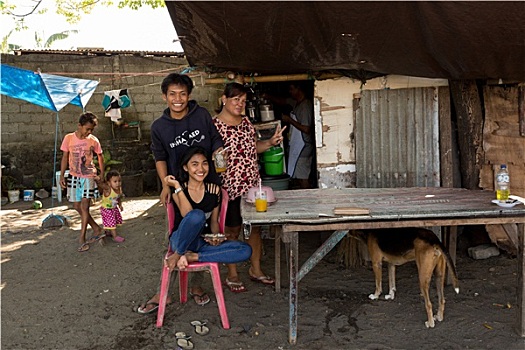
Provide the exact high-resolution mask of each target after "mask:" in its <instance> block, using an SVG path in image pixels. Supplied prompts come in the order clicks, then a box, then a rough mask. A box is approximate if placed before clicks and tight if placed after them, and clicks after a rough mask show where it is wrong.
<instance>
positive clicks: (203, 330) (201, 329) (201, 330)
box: [190, 321, 210, 335]
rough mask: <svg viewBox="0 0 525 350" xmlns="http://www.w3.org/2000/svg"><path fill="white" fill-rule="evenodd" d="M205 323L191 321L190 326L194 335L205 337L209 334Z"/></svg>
mask: <svg viewBox="0 0 525 350" xmlns="http://www.w3.org/2000/svg"><path fill="white" fill-rule="evenodd" d="M206 323H207V322H206V321H191V322H190V324H191V325H192V326H193V327H194V328H195V333H197V334H198V335H206V334H208V333H210V329H209V328H208V326H206Z"/></svg>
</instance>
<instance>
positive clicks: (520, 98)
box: [518, 85, 525, 137]
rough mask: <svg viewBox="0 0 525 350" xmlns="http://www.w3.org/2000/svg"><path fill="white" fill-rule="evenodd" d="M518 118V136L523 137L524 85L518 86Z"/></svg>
mask: <svg viewBox="0 0 525 350" xmlns="http://www.w3.org/2000/svg"><path fill="white" fill-rule="evenodd" d="M518 119H519V125H520V136H522V137H525V86H523V85H520V86H519V87H518Z"/></svg>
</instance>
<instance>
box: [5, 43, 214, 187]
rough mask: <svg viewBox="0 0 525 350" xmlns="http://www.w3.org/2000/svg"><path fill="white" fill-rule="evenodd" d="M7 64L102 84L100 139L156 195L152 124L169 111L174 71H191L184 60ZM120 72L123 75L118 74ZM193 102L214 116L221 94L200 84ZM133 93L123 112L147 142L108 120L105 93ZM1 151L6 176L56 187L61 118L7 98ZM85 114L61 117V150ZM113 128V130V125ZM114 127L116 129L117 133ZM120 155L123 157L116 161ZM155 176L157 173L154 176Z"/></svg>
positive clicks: (96, 106) (35, 57) (93, 107)
mask: <svg viewBox="0 0 525 350" xmlns="http://www.w3.org/2000/svg"><path fill="white" fill-rule="evenodd" d="M1 61H2V63H4V64H8V65H11V66H15V67H18V68H23V69H27V70H33V71H36V70H38V69H40V71H41V72H43V73H49V74H57V75H63V76H68V77H73V78H81V79H90V80H98V81H99V85H98V87H97V89H96V91H95V93H94V94H93V96H92V97H91V99H90V101H89V103H88V105H87V106H86V110H87V111H91V112H93V113H95V114H96V115H97V116H98V117H99V125H98V127H97V128H96V129H95V132H94V135H96V136H97V137H98V138H99V139H100V141H101V143H102V146H103V148H106V149H109V150H110V152H111V154H112V157H113V158H115V159H118V160H121V161H123V162H124V168H125V169H126V171H143V172H145V173H148V174H150V175H149V176H145V181H146V183H145V188H146V190H152V191H155V190H156V188H157V186H156V179H155V177H154V176H151V174H152V172H153V173H154V168H155V165H154V162H153V160H152V158H151V156H150V152H148V150H149V143H150V132H149V131H150V125H151V123H152V122H153V120H155V119H156V118H158V117H159V116H160V115H161V114H162V111H163V110H164V109H165V108H166V103H165V102H164V100H163V99H162V94H161V91H160V83H161V81H162V79H163V78H164V77H165V76H166V75H167V74H168V73H170V72H180V71H182V69H183V68H184V67H187V66H188V63H187V61H186V60H185V59H184V58H181V57H176V56H173V57H156V56H140V55H110V56H95V55H70V54H51V53H50V54H23V55H20V56H15V55H4V54H2V55H1ZM115 73H120V75H118V74H115ZM196 85H197V86H196V87H195V89H194V90H193V93H192V96H191V97H192V98H193V99H195V100H197V101H198V102H199V104H200V105H202V106H204V107H206V108H207V109H208V110H209V111H210V113H212V115H213V108H215V103H216V101H217V98H218V97H219V95H220V93H221V91H220V90H219V89H217V87H213V86H199V82H198V81H196ZM125 88H126V89H128V92H129V94H130V97H131V100H132V105H131V106H130V107H128V108H125V109H122V110H121V112H122V117H123V119H124V120H125V121H126V122H132V121H139V122H140V131H141V134H142V139H141V141H136V139H137V132H136V130H133V129H129V130H124V129H119V128H118V127H116V125H114V124H113V123H112V122H111V120H110V119H109V118H106V117H104V109H103V107H102V104H101V102H102V99H103V97H104V91H108V90H115V89H125ZM0 98H1V105H0V107H1V147H2V164H3V165H5V166H6V168H5V169H3V175H11V176H13V177H15V178H16V179H17V181H18V182H19V183H20V184H21V185H23V187H24V188H33V187H34V184H35V182H38V180H40V181H42V183H43V185H44V187H45V188H47V189H48V190H49V189H50V188H51V181H52V178H53V158H54V144H55V135H56V133H55V127H56V120H57V114H56V113H55V112H52V111H50V110H47V109H44V108H42V107H39V106H36V105H33V104H30V103H29V102H25V101H22V100H18V99H14V98H10V97H7V96H4V95H1V97H0ZM81 113H82V110H81V109H80V108H79V107H77V106H72V105H68V106H66V107H65V108H64V109H62V110H61V111H60V112H59V113H58V120H59V134H58V140H57V143H58V146H57V148H58V149H59V148H60V143H61V140H62V137H63V135H65V134H66V133H69V132H73V131H75V130H76V128H77V124H78V117H79V115H80V114H81ZM112 124H113V125H112ZM113 128H116V129H115V130H113ZM113 154H115V155H118V156H114V155H113ZM61 156H62V154H61V152H60V151H59V150H57V157H58V163H57V166H56V167H57V170H59V168H60V159H61ZM153 175H154V174H153Z"/></svg>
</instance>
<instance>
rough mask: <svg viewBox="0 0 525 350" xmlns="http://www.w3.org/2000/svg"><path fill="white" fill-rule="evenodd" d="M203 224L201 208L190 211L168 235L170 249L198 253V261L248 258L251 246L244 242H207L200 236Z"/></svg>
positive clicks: (250, 253)
mask: <svg viewBox="0 0 525 350" xmlns="http://www.w3.org/2000/svg"><path fill="white" fill-rule="evenodd" d="M205 225H206V216H205V214H204V212H203V211H202V210H200V209H193V210H192V211H190V212H189V213H188V214H186V216H185V217H184V218H183V219H182V221H181V223H180V225H179V227H178V229H177V230H175V231H173V232H172V234H171V236H170V247H171V250H173V251H174V252H177V254H179V255H184V254H185V253H186V252H188V251H191V252H194V253H198V254H199V261H200V262H218V263H224V264H235V263H238V262H241V261H245V260H248V259H249V258H250V256H251V255H252V248H251V247H250V246H249V245H248V244H246V243H244V242H239V241H224V242H223V243H221V244H219V245H217V246H213V245H211V244H209V243H207V242H206V241H205V240H204V239H203V238H202V237H201V232H202V230H203V229H204V226H205Z"/></svg>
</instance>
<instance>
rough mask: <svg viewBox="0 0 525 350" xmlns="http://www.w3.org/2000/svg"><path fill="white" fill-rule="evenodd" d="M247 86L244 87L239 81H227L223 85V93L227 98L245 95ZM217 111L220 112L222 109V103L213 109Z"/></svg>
mask: <svg viewBox="0 0 525 350" xmlns="http://www.w3.org/2000/svg"><path fill="white" fill-rule="evenodd" d="M248 91H249V90H248V88H245V87H244V85H242V84H239V83H228V84H226V86H225V87H224V91H223V93H222V94H223V95H224V96H226V97H227V98H231V97H236V96H241V95H247V94H248ZM215 111H216V112H217V113H220V112H221V111H222V103H221V105H220V106H219V107H218V108H217V109H216V110H215Z"/></svg>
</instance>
